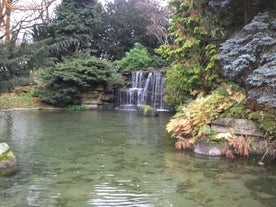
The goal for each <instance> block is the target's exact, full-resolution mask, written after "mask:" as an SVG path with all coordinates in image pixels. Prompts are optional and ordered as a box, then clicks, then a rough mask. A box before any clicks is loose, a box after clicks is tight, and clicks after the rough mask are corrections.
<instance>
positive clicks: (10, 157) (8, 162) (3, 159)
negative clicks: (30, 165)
mask: <svg viewBox="0 0 276 207" xmlns="http://www.w3.org/2000/svg"><path fill="white" fill-rule="evenodd" d="M16 167H17V159H16V157H15V155H14V154H13V152H12V151H11V149H10V147H9V145H8V144H7V143H4V142H3V143H0V172H2V171H7V169H15V168H16Z"/></svg>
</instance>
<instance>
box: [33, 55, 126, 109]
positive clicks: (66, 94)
mask: <svg viewBox="0 0 276 207" xmlns="http://www.w3.org/2000/svg"><path fill="white" fill-rule="evenodd" d="M41 78H42V85H41V86H40V88H38V90H37V92H36V94H37V95H38V96H39V97H40V98H41V100H42V101H44V102H46V103H49V104H52V105H54V106H61V107H64V106H68V105H77V104H80V103H81V93H82V92H83V91H84V90H87V89H89V88H91V87H93V86H96V85H97V84H100V83H101V84H104V83H107V82H114V83H121V82H122V78H121V76H119V75H118V74H116V73H115V71H114V67H113V65H112V64H111V63H110V62H108V61H106V60H100V59H98V58H95V57H92V56H90V55H87V54H84V55H78V56H74V57H70V58H67V59H65V60H64V61H63V62H62V63H58V64H56V65H55V66H53V67H49V68H47V69H46V70H44V71H43V72H42V73H41Z"/></svg>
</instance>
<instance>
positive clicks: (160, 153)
mask: <svg viewBox="0 0 276 207" xmlns="http://www.w3.org/2000/svg"><path fill="white" fill-rule="evenodd" d="M170 116H171V114H168V113H161V115H160V116H159V117H157V118H150V117H140V116H136V114H135V113H134V112H122V111H85V112H65V111H54V112H46V111H13V112H5V113H2V112H1V114H0V127H1V132H0V142H7V143H8V144H9V145H10V146H11V148H12V149H13V151H14V153H15V154H16V155H17V157H18V159H19V163H20V164H19V171H18V172H17V173H16V174H14V175H11V176H6V177H0V200H1V202H0V207H18V206H20V207H31V206H39V207H40V206H41V207H44V206H45V207H46V206H47V207H51V206H53V207H56V206H62V207H82V206H88V207H89V206H135V207H138V206H142V207H148V206H177V207H182V206H187V207H199V206H204V207H209V206H210V207H216V206H217V207H220V206H231V207H233V206H250V207H263V206H264V207H265V206H267V207H270V206H271V207H272V206H274V205H275V203H276V195H275V192H276V168H275V166H270V167H269V166H266V167H258V166H257V165H256V162H255V161H254V160H235V161H229V160H225V159H224V158H208V157H202V156H199V157H198V156H195V155H193V154H190V153H177V152H175V150H174V146H173V141H174V140H172V139H170V138H169V136H168V135H167V134H166V132H165V129H164V128H165V125H166V123H167V122H168V120H169V118H170Z"/></svg>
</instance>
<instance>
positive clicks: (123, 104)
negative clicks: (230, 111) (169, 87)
mask: <svg viewBox="0 0 276 207" xmlns="http://www.w3.org/2000/svg"><path fill="white" fill-rule="evenodd" d="M131 75H132V78H131V88H128V89H121V90H120V91H119V93H118V99H117V100H118V101H117V102H118V103H117V108H118V109H123V110H134V109H136V107H137V106H140V105H150V106H152V107H153V108H155V109H157V110H159V111H164V110H166V105H165V103H164V100H163V96H164V87H165V77H164V76H163V74H162V73H161V72H160V71H153V72H144V71H133V72H132V74H131Z"/></svg>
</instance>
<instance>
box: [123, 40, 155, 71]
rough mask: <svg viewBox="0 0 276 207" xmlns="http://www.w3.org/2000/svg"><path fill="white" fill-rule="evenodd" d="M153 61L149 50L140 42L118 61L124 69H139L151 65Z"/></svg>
mask: <svg viewBox="0 0 276 207" xmlns="http://www.w3.org/2000/svg"><path fill="white" fill-rule="evenodd" d="M151 62H152V58H151V56H150V54H149V52H148V50H147V49H146V48H145V47H144V46H143V45H141V44H140V43H135V45H134V48H133V49H131V50H130V51H129V52H127V53H126V54H125V56H124V57H123V58H122V59H121V60H119V61H118V65H119V67H120V68H123V69H130V70H139V69H142V68H146V67H149V66H150V64H151Z"/></svg>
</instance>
